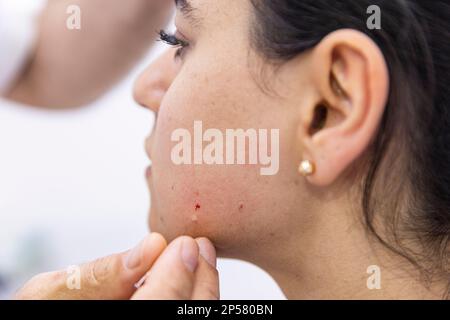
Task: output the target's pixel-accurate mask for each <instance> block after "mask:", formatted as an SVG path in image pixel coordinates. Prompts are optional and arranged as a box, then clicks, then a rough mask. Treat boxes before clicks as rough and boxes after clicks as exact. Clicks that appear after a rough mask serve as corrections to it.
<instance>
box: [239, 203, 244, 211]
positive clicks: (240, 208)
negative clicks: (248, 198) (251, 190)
mask: <svg viewBox="0 0 450 320" xmlns="http://www.w3.org/2000/svg"><path fill="white" fill-rule="evenodd" d="M238 209H239V211H242V210H244V203H243V202H239V206H238Z"/></svg>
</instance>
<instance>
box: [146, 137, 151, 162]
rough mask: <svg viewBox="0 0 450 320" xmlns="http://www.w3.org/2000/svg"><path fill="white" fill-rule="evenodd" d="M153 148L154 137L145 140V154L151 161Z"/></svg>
mask: <svg viewBox="0 0 450 320" xmlns="http://www.w3.org/2000/svg"><path fill="white" fill-rule="evenodd" d="M151 146H152V137H151V136H149V137H148V138H147V139H145V153H146V154H147V157H148V158H149V159H150V160H152V153H151V149H152V148H151Z"/></svg>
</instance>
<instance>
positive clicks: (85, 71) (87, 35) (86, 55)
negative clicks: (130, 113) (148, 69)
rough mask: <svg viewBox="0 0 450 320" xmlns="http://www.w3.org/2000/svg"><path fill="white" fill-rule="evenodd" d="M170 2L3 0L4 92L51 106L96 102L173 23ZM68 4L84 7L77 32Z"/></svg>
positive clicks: (0, 87)
mask: <svg viewBox="0 0 450 320" xmlns="http://www.w3.org/2000/svg"><path fill="white" fill-rule="evenodd" d="M171 5H172V1H170V0H150V1H149V0H129V1H121V0H94V1H93V0H49V1H45V0H33V1H29V0H15V1H12V0H0V39H1V40H0V94H1V95H2V96H3V97H5V98H7V99H11V100H14V101H17V102H20V103H23V104H27V105H33V106H39V107H46V108H68V107H77V106H82V105H86V104H88V103H90V102H92V101H93V100H95V99H96V98H98V97H99V96H100V95H101V94H103V93H104V92H105V91H106V90H107V89H109V88H110V87H111V86H112V85H113V84H114V83H116V82H117V81H118V80H120V78H121V77H122V76H124V75H126V74H127V73H128V71H129V70H130V69H131V68H132V67H133V66H134V65H135V63H136V62H138V61H139V59H140V58H142V57H143V55H144V54H145V53H146V52H147V50H148V49H149V48H150V46H151V44H152V43H153V40H154V39H155V37H156V35H157V31H158V30H159V29H160V28H161V27H162V26H164V24H166V23H167V22H168V21H169V18H170V16H171ZM70 8H79V14H80V26H79V27H80V28H79V29H77V28H75V29H72V28H69V27H68V25H67V21H68V19H71V13H72V12H71V11H70ZM75 13H76V12H75ZM113 31H114V32H113Z"/></svg>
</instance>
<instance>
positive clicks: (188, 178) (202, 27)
mask: <svg viewBox="0 0 450 320" xmlns="http://www.w3.org/2000/svg"><path fill="white" fill-rule="evenodd" d="M252 10H253V8H252V7H251V4H250V1H242V0H215V1H207V0H189V1H187V2H186V3H185V2H184V1H178V11H177V16H176V27H177V32H176V34H175V35H176V37H177V38H179V39H181V40H182V41H183V42H186V43H189V45H188V46H187V47H186V48H184V49H183V50H182V52H178V57H175V58H174V51H175V50H171V51H169V52H168V53H166V54H165V55H163V56H162V57H160V59H159V60H157V61H156V62H155V63H154V64H153V65H151V66H150V67H149V68H148V69H147V70H146V71H145V72H144V73H143V74H142V75H141V77H140V78H139V79H138V81H137V82H136V86H135V97H136V100H137V101H138V102H139V103H140V104H141V105H143V106H146V107H148V108H150V109H151V110H153V111H154V112H155V113H156V114H157V118H156V119H157V120H156V125H155V128H154V130H153V132H152V134H151V137H150V138H149V139H148V140H147V143H146V149H147V152H148V154H149V157H150V158H151V160H152V169H151V171H149V172H148V174H147V178H148V185H149V188H150V191H151V214H150V227H151V229H152V231H157V232H160V233H162V234H163V235H164V236H165V237H166V238H167V239H168V240H171V239H173V238H175V237H177V236H179V235H182V234H187V235H191V236H206V237H209V238H210V239H211V240H212V241H213V242H214V243H215V245H216V246H217V249H218V252H219V254H222V255H223V256H239V255H244V254H246V255H249V254H251V252H252V250H254V249H255V248H259V247H261V246H264V244H265V243H268V242H269V241H278V240H281V239H285V238H287V237H289V231H290V230H298V228H297V226H294V225H293V224H292V219H291V217H292V216H293V215H297V214H298V212H296V210H298V208H299V207H302V209H304V210H306V212H308V211H307V210H308V208H307V207H306V206H305V205H304V200H303V199H302V192H301V190H302V188H304V184H303V182H302V180H301V179H300V178H299V177H298V173H297V166H298V163H299V162H300V154H301V150H299V147H298V145H297V144H296V141H297V139H296V136H297V130H298V129H297V124H298V122H299V119H298V118H299V117H298V111H297V107H298V106H296V105H295V104H294V103H291V101H292V99H289V94H290V92H292V91H295V92H296V94H298V93H299V92H302V90H306V87H307V85H306V84H305V85H304V86H299V85H298V84H299V81H300V82H301V80H298V79H299V78H301V76H299V74H300V75H301V71H302V70H301V68H300V69H299V68H297V70H296V72H292V71H290V69H289V63H288V64H287V65H284V66H282V67H280V68H279V69H277V71H276V78H275V77H274V76H273V73H272V72H273V70H274V69H273V68H272V67H271V66H270V65H269V64H268V63H267V62H265V60H264V59H262V58H260V57H259V56H258V55H257V53H256V51H255V50H254V49H253V48H252V46H251V39H250V30H251V21H252ZM299 65H302V63H298V61H297V64H296V66H299ZM294 74H295V77H296V81H294V82H293V81H291V77H293V76H294ZM292 83H295V88H293V87H291V86H292ZM194 121H201V123H202V129H203V133H205V131H206V130H207V129H217V130H219V131H220V132H221V133H222V134H223V144H224V145H223V150H224V151H223V154H224V158H225V154H226V148H229V146H228V147H227V146H226V130H227V129H233V130H234V129H243V130H244V131H245V130H248V129H254V130H256V132H259V131H258V130H259V129H267V132H268V135H267V137H268V138H267V139H268V144H267V148H268V150H269V154H270V150H271V149H272V147H275V144H278V147H279V151H278V150H277V149H276V148H274V149H272V150H273V152H274V153H278V154H276V155H275V154H273V155H272V169H273V170H272V172H271V174H270V175H262V174H261V170H260V169H261V168H262V167H268V166H269V165H263V164H261V163H260V160H258V163H257V164H249V162H250V160H249V152H251V150H250V147H249V143H248V141H247V143H246V145H245V148H244V149H243V151H245V152H246V155H247V157H246V161H245V164H236V161H234V164H206V163H205V161H203V162H201V163H198V164H194V153H195V151H194V150H193V148H194ZM177 129H186V130H187V131H188V132H189V133H190V135H191V139H192V141H191V142H192V149H191V159H192V162H191V163H192V164H181V165H178V164H176V163H175V162H176V161H174V159H173V149H174V147H175V146H177V145H178V144H179V142H180V141H181V140H178V139H175V140H174V139H172V138H173V137H172V135H173V134H174V132H177V131H176V130H177ZM276 130H278V133H279V140H278V139H276V135H275V136H272V137H271V133H272V132H275V131H276ZM271 138H273V139H271ZM257 143H264V141H263V140H261V139H260V137H259V136H258V140H257ZM208 144H210V142H203V144H197V152H198V149H200V152H201V149H202V148H203V151H205V148H206V146H207V145H208ZM272 144H273V145H272ZM257 149H260V148H257ZM237 152H238V150H236V153H237ZM179 154H180V155H181V154H182V155H185V154H184V153H179ZM277 158H278V159H279V164H278V166H277V164H276V163H275V162H276V161H277ZM224 161H225V162H226V159H225V160H224ZM295 221H296V222H295V223H304V222H305V219H302V218H301V217H300V216H297V217H296V219H295ZM244 252H246V253H244Z"/></svg>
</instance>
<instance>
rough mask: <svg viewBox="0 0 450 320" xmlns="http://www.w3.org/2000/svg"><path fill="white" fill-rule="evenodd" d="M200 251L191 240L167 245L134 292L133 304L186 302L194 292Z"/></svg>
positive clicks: (186, 238) (182, 239)
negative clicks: (156, 301)
mask: <svg viewBox="0 0 450 320" xmlns="http://www.w3.org/2000/svg"><path fill="white" fill-rule="evenodd" d="M198 259H199V248H198V245H197V242H195V240H194V239H192V238H190V237H180V238H178V239H176V240H174V241H173V242H172V243H170V244H169V246H168V247H167V249H166V250H164V252H163V253H162V254H161V256H160V257H159V258H158V260H157V261H156V262H155V264H154V265H153V268H152V269H151V270H150V271H149V273H148V275H147V278H146V280H145V283H144V284H143V285H142V286H141V287H140V288H139V289H138V290H137V291H136V293H135V294H134V295H133V298H132V299H136V300H188V299H191V296H192V290H193V288H194V280H195V270H196V269H197V266H198Z"/></svg>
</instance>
